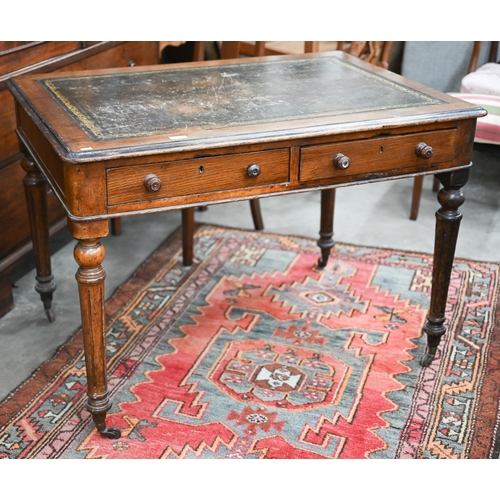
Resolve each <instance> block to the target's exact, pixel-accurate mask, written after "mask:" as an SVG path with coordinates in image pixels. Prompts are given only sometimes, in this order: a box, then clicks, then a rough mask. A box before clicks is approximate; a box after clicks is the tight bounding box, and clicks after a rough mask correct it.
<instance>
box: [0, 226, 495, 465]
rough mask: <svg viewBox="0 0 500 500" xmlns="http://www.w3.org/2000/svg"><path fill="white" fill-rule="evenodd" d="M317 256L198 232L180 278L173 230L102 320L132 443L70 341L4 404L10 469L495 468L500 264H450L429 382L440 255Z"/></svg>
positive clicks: (301, 247)
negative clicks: (78, 462)
mask: <svg viewBox="0 0 500 500" xmlns="http://www.w3.org/2000/svg"><path fill="white" fill-rule="evenodd" d="M318 257H319V249H318V247H317V245H316V241H315V240H312V239H308V238H302V237H291V236H281V235H274V234H268V233H257V232H250V231H241V230H235V229H228V228H222V227H216V226H206V225H202V226H199V227H198V229H197V232H196V235H195V262H194V264H193V266H191V267H184V266H182V258H181V240H180V232H179V231H178V232H177V233H176V234H175V235H174V236H173V237H171V238H169V239H168V240H167V241H166V242H165V243H164V244H163V245H162V246H161V247H160V248H159V249H158V250H157V251H156V252H155V253H154V254H153V255H152V256H151V257H150V258H149V259H148V260H147V261H146V262H145V263H144V264H143V265H142V266H141V267H140V268H139V269H138V270H137V271H136V273H135V274H134V275H133V276H132V277H131V278H130V279H129V280H128V281H127V282H126V283H124V284H123V285H122V286H121V287H120V288H119V289H118V290H117V291H116V293H115V294H114V295H113V297H112V298H111V299H110V300H109V301H108V302H107V305H106V313H107V316H108V320H109V322H108V330H107V354H108V373H109V389H110V395H111V400H112V403H113V406H112V408H111V410H110V411H109V413H108V417H107V423H108V425H116V426H118V427H120V428H121V429H122V436H121V437H120V438H119V439H117V440H110V439H105V438H103V437H101V436H100V435H99V433H98V432H96V430H95V428H94V425H93V423H92V419H91V418H90V415H89V413H88V411H87V410H86V408H85V402H86V393H85V390H86V378H85V364H84V359H83V348H82V338H81V332H76V333H75V335H73V337H72V338H71V339H70V340H69V341H68V342H67V343H66V344H65V345H63V346H61V347H60V348H59V350H58V351H57V352H56V354H55V355H54V357H53V358H52V359H51V360H49V361H47V362H46V363H44V364H43V365H42V366H41V367H40V368H39V369H38V370H37V371H36V372H35V373H34V374H33V375H32V377H30V379H29V380H27V381H26V382H25V383H24V384H22V385H21V386H20V387H19V388H18V389H17V390H16V391H14V393H13V394H12V395H10V396H9V397H8V398H7V399H6V400H5V401H3V402H2V403H1V404H0V457H2V458H171V459H176V458H191V459H192V458H204V459H216V458H217V459H220V458H222V459H235V458H242V459H258V458H374V459H376V458H497V457H498V451H499V445H498V440H497V438H496V436H497V434H498V427H499V408H498V402H499V399H500V398H499V396H500V377H499V376H498V373H500V372H499V370H500V329H499V328H498V327H497V326H496V325H497V323H498V320H497V314H498V306H497V302H498V295H499V265H498V264H495V263H485V262H475V261H468V260H467V261H466V260H459V259H457V260H456V261H455V264H454V267H453V272H452V277H451V286H450V291H449V300H448V306H447V313H446V317H447V322H446V325H447V333H446V335H445V336H444V337H443V338H442V340H441V343H440V345H439V349H438V354H437V356H436V358H435V359H434V361H433V362H432V364H431V365H430V366H429V367H428V368H426V369H424V368H422V367H421V366H420V365H419V361H420V359H421V357H422V355H423V354H424V352H425V346H426V337H425V335H422V329H423V326H424V323H425V319H426V315H427V308H428V305H429V298H430V286H431V275H432V256H431V255H428V254H422V253H412V252H406V251H396V250H388V249H381V248H368V247H359V246H354V245H345V244H341V243H337V244H336V245H335V247H334V248H333V249H332V254H331V257H330V260H329V262H328V266H327V268H326V269H323V270H321V269H318V267H317V265H316V264H317V260H318ZM104 267H105V263H104ZM75 286H76V283H75ZM54 300H57V294H56V295H55V299H54ZM56 327H57V321H56V323H54V328H56Z"/></svg>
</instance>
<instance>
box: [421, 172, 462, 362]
mask: <svg viewBox="0 0 500 500" xmlns="http://www.w3.org/2000/svg"><path fill="white" fill-rule="evenodd" d="M436 177H437V178H438V179H439V180H440V181H441V183H442V184H443V186H444V187H443V188H442V189H441V190H440V191H439V193H438V201H439V203H440V205H441V208H440V209H439V210H438V211H437V212H436V237H435V244H434V266H433V269H432V291H431V305H430V309H429V315H428V317H427V322H426V324H425V327H424V331H425V333H426V334H427V348H428V349H427V354H425V355H424V356H423V358H422V360H421V361H420V364H421V365H422V366H429V364H430V363H431V361H432V360H433V359H434V356H435V355H436V351H437V347H438V345H439V341H440V340H441V337H442V336H443V335H444V334H445V332H446V328H445V326H444V322H445V319H446V318H445V309H446V301H447V299H448V288H449V286H450V277H451V271H452V267H453V259H454V257H455V247H456V243H457V237H458V230H459V228H460V221H461V219H462V214H461V212H460V211H459V210H458V208H459V207H460V206H461V205H462V203H463V202H464V200H465V197H464V194H463V191H462V187H463V186H465V184H466V183H467V180H468V178H469V169H468V168H467V169H464V170H458V171H456V172H447V173H443V174H438V175H436Z"/></svg>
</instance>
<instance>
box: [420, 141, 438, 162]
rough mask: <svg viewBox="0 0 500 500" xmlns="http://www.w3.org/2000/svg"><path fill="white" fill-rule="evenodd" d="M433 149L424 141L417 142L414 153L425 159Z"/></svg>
mask: <svg viewBox="0 0 500 500" xmlns="http://www.w3.org/2000/svg"><path fill="white" fill-rule="evenodd" d="M432 153H434V151H433V150H432V148H431V147H430V146H427V144H426V143H425V142H419V143H418V144H417V147H416V148H415V154H416V155H417V156H419V157H420V158H423V159H424V160H427V159H428V158H430V157H431V156H432Z"/></svg>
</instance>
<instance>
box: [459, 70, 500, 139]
mask: <svg viewBox="0 0 500 500" xmlns="http://www.w3.org/2000/svg"><path fill="white" fill-rule="evenodd" d="M493 64H496V63H493ZM496 65H497V66H498V68H499V69H500V64H496ZM498 78H499V80H498V83H499V87H498V95H488V94H478V93H462V92H460V93H458V92H457V93H450V95H452V96H454V97H457V98H458V99H462V100H464V101H467V102H471V103H473V104H477V105H478V106H481V107H482V108H484V109H485V110H486V111H488V114H487V115H486V116H483V117H482V118H478V119H477V124H476V133H475V135H474V142H479V143H483V144H498V145H500V73H498Z"/></svg>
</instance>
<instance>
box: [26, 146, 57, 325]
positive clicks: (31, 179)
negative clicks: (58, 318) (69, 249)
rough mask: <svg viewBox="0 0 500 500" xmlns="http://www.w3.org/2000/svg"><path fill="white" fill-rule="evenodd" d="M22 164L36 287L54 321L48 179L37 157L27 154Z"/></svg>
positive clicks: (49, 318) (46, 311)
mask: <svg viewBox="0 0 500 500" xmlns="http://www.w3.org/2000/svg"><path fill="white" fill-rule="evenodd" d="M21 166H22V167H23V169H24V170H25V171H26V176H25V177H24V179H23V183H24V192H25V194H26V204H27V206H28V215H29V221H30V229H31V238H32V240H33V253H34V256H35V265H36V280H37V284H36V285H35V290H36V291H37V292H38V293H39V294H40V298H41V299H42V302H43V307H44V309H45V314H46V316H47V318H48V320H49V321H54V320H55V316H54V313H53V311H52V296H53V293H54V290H55V289H56V283H55V281H54V276H53V275H52V270H51V266H50V243H49V219H48V214H47V182H46V181H45V178H44V177H43V175H42V173H41V172H40V169H39V168H38V166H37V164H36V163H35V161H34V160H33V158H31V157H29V156H28V155H27V154H25V157H24V158H23V159H22V160H21Z"/></svg>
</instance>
